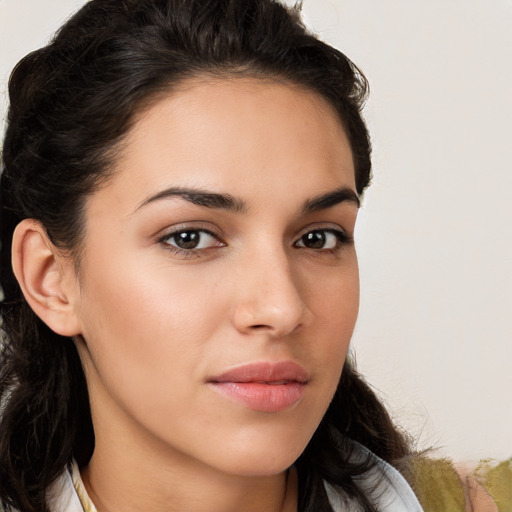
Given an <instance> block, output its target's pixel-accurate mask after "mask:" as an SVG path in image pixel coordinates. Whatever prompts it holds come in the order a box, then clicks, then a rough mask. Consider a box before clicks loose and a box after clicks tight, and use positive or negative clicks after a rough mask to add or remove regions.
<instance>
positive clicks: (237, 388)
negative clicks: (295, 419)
mask: <svg viewBox="0 0 512 512" xmlns="http://www.w3.org/2000/svg"><path fill="white" fill-rule="evenodd" d="M308 381H309V375H308V373H307V372H306V370H304V368H302V367H301V366H299V365H298V364H296V363H294V362H292V361H283V362H278V363H272V362H262V363H252V364H248V365H243V366H238V367H235V368H232V369H230V370H228V371H226V372H224V373H222V374H221V375H218V376H215V377H213V378H212V379H209V380H208V384H209V385H210V387H211V388H212V389H213V390H215V391H216V392H218V393H220V394H222V395H223V396H224V397H226V398H228V399H230V400H232V401H235V402H237V403H239V404H240V405H243V406H245V407H248V408H250V409H252V410H254V411H260V412H269V413H270V412H274V413H275V412H280V411H284V410H286V409H289V408H292V407H294V406H296V405H297V404H298V403H299V402H300V401H301V400H302V398H303V396H304V394H305V391H306V387H307V383H308Z"/></svg>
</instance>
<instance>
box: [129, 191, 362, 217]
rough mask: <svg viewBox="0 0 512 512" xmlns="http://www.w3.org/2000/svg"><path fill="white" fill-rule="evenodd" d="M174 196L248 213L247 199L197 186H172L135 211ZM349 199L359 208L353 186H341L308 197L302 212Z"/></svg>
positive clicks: (323, 207) (326, 206)
mask: <svg viewBox="0 0 512 512" xmlns="http://www.w3.org/2000/svg"><path fill="white" fill-rule="evenodd" d="M172 197H180V198H182V199H185V200H186V201H188V202H190V203H192V204H196V205H198V206H206V207H207V208H216V209H220V210H226V211H230V212H234V213H246V212H247V210H248V206H247V203H246V202H245V201H243V200H242V199H239V198H237V197H234V196H232V195H231V194H220V193H218V192H209V191H206V190H200V189H196V188H184V187H170V188H167V189H165V190H162V191H160V192H158V193H156V194H154V195H151V196H149V197H148V198H146V199H145V200H144V201H142V203H141V204H140V205H139V206H138V207H137V208H136V209H135V211H137V210H139V209H140V208H142V207H143V206H146V205H147V204H149V203H153V202H155V201H160V200H162V199H168V198H172ZM347 201H348V202H351V203H354V204H355V205H356V206H357V207H358V208H359V206H360V200H359V196H358V195H357V194H356V193H355V192H354V191H353V190H352V189H351V188H348V187H340V188H338V189H336V190H333V191H331V192H327V193H325V194H320V195H318V196H315V197H313V198H311V199H308V200H307V201H306V202H305V203H304V205H303V207H302V213H303V214H304V215H306V214H308V213H314V212H318V211H321V210H327V209H328V208H331V207H333V206H336V205H337V204H340V203H343V202H347Z"/></svg>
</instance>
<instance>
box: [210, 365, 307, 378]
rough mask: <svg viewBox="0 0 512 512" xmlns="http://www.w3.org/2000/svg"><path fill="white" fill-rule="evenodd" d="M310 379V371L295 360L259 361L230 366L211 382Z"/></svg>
mask: <svg viewBox="0 0 512 512" xmlns="http://www.w3.org/2000/svg"><path fill="white" fill-rule="evenodd" d="M308 380H309V374H308V372H307V371H306V370H305V369H304V368H302V366H300V365H298V364H297V363H294V362H293V361H280V362H267V361H265V362H257V363H249V364H244V365H241V366H236V367H234V368H230V369H229V370H227V371H225V372H223V373H222V374H220V375H217V376H215V377H213V378H211V379H209V382H213V383H222V382H263V383H265V382H274V383H286V382H300V383H306V382H308Z"/></svg>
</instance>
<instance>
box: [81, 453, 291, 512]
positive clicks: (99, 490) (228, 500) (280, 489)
mask: <svg viewBox="0 0 512 512" xmlns="http://www.w3.org/2000/svg"><path fill="white" fill-rule="evenodd" d="M99 459H100V458H99V457H93V458H92V459H91V462H90V464H89V465H88V466H87V467H86V468H84V469H83V471H82V473H81V474H82V480H83V482H84V485H85V488H86V490H87V493H88V495H89V497H90V499H91V500H92V502H93V503H94V505H95V507H96V509H97V510H98V512H114V511H119V510H123V511H125V512H132V511H133V512H135V511H140V510H145V511H147V512H174V511H176V512H177V511H180V512H192V511H193V512H239V511H240V510H244V511H245V512H296V510H297V477H296V473H295V471H294V470H293V469H292V470H290V471H289V472H287V473H283V474H280V475H276V476H274V477H272V478H245V479H242V478H237V477H232V476H230V475H225V476H224V478H222V477H219V475H215V476H214V475H212V478H207V477H206V474H205V473H204V472H200V473H199V474H198V472H194V474H190V473H189V472H188V471H186V472H185V471H183V468H179V469H178V471H165V470H164V471H161V472H159V473H160V474H157V473H158V471H157V469H156V468H155V467H152V468H151V472H148V471H147V470H146V468H145V467H141V466H139V467H137V469H135V470H134V471H127V467H126V466H124V465H121V467H118V465H117V464H116V463H115V462H114V461H111V464H109V465H105V464H103V462H101V461H100V460H99ZM178 473H179V478H177V474H178ZM201 473H202V474H201Z"/></svg>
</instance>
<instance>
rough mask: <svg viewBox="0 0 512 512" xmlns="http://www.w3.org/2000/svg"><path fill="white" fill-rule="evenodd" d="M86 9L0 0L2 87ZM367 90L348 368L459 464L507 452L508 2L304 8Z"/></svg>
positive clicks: (510, 304)
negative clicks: (367, 143)
mask: <svg viewBox="0 0 512 512" xmlns="http://www.w3.org/2000/svg"><path fill="white" fill-rule="evenodd" d="M82 3H83V1H81V0H0V116H1V117H2V119H3V118H4V115H5V108H6V101H7V100H6V97H5V88H6V79H7V76H8V73H9V71H10V69H11V68H12V67H13V66H14V64H15V63H16V62H17V60H19V58H21V57H22V56H23V55H24V54H25V53H27V52H28V51H30V50H31V49H33V48H36V47H37V46H39V45H41V44H43V43H44V42H45V41H46V40H47V38H48V36H49V34H50V33H51V32H52V31H53V30H54V29H55V28H57V26H58V25H59V24H60V23H61V22H62V21H63V20H64V19H65V18H66V17H67V16H68V15H69V14H70V13H71V12H72V11H73V10H74V9H76V8H77V7H79V6H80V5H81V4H82ZM304 13H305V19H306V21H307V23H308V25H309V26H310V27H311V28H312V29H313V30H315V31H316V32H318V33H319V34H320V35H321V36H322V38H324V39H325V40H327V41H328V42H329V43H331V44H333V45H335V46H337V47H338V48H339V49H341V50H342V51H343V52H344V53H346V54H347V55H348V56H349V57H350V58H351V59H352V60H353V61H354V62H356V63H357V64H358V65H359V66H360V67H361V68H362V70H363V71H364V73H365V74H366V76H367V77H368V79H369V81H370V84H371V97H370V98H371V99H370V101H369V102H368V105H367V108H366V110H365V116H366V118H367V120H368V123H369V126H370V131H371V134H372V139H373V145H374V159H373V161H374V172H375V179H374V184H373V186H372V187H371V189H370V190H369V191H368V193H367V196H366V199H365V204H364V207H363V210H362V211H361V214H360V218H359V221H358V233H357V239H358V241H357V246H358V251H359V257H360V265H361V284H362V298H361V313H360V317H359V321H358V325H357V327H356V333H355V335H354V340H353V348H354V350H355V352H356V356H357V361H358V365H359V369H360V370H361V371H362V372H363V373H364V374H365V375H366V376H367V378H368V380H369V381H370V382H371V383H372V384H373V386H374V387H375V388H376V389H377V390H378V391H379V392H380V394H381V396H382V397H383V398H384V399H385V401H386V402H387V403H388V404H389V405H390V407H391V409H392V410H393V413H394V416H395V418H396V420H397V421H398V422H399V423H400V424H402V425H403V426H404V427H406V428H408V429H409V430H410V431H411V432H412V433H413V434H414V435H417V436H419V442H420V446H430V445H434V446H437V447H439V448H440V454H443V455H449V456H451V457H453V458H455V459H458V460H475V459H479V458H483V457H498V458H505V457H510V456H511V455H512V405H511V402H512V400H511V391H510V390H512V64H511V62H512V1H511V0H386V1H382V0H305V1H304Z"/></svg>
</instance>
